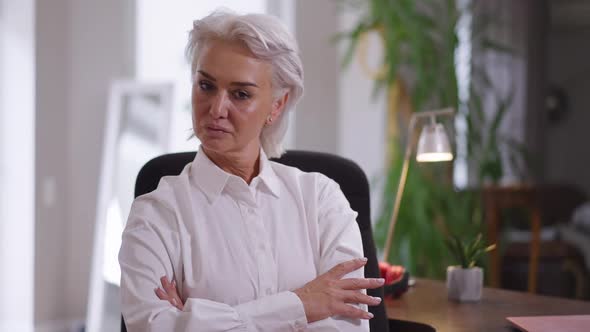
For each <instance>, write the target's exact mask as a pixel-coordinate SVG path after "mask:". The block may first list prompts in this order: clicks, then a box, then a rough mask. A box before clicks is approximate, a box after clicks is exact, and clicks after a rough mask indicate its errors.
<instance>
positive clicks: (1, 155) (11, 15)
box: [0, 0, 35, 331]
mask: <svg viewBox="0 0 590 332" xmlns="http://www.w3.org/2000/svg"><path fill="white" fill-rule="evenodd" d="M34 17H35V3H34V1H33V0H0V73H2V75H0V97H1V98H0V189H1V190H0V268H1V269H2V273H0V295H1V296H0V331H32V327H33V272H34V266H33V264H34V263H33V255H34V195H35V188H34V179H35V174H34V172H35V169H34V166H35V165H34V160H35V156H34V137H35V132H34V130H35V117H34V104H35V86H34V80H35V73H34V68H35V66H34V52H35V43H34V29H35V22H34Z"/></svg>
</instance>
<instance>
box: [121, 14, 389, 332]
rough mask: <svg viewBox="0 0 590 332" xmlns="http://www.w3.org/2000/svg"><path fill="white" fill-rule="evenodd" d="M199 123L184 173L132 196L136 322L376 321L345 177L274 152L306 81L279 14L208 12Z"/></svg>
mask: <svg viewBox="0 0 590 332" xmlns="http://www.w3.org/2000/svg"><path fill="white" fill-rule="evenodd" d="M187 57H188V58H189V60H190V61H191V70H192V80H193V88H192V108H193V130H194V133H195V135H196V136H197V137H198V138H199V139H200V141H201V147H200V149H199V152H198V153H197V155H196V157H195V160H194V161H193V162H192V163H190V164H188V165H187V166H186V167H185V168H184V170H183V171H182V173H181V174H180V175H179V176H174V177H165V178H163V179H162V180H161V181H160V183H159V185H158V188H157V189H156V190H155V191H153V192H151V193H149V194H146V195H143V196H141V197H139V198H137V199H136V200H135V202H134V203H133V206H132V209H131V213H130V216H129V220H128V222H127V226H126V228H125V231H124V233H123V243H122V246H121V251H120V253H119V262H120V265H121V292H122V306H123V316H124V317H125V322H126V324H127V327H128V330H129V331H170V330H182V331H184V330H187V331H188V330H195V331H304V330H309V331H320V330H321V331H368V330H369V327H368V321H367V320H368V319H370V318H371V317H372V315H371V314H370V313H368V312H367V311H366V310H367V305H377V304H379V302H380V299H379V298H373V297H370V296H367V295H366V294H365V293H366V292H365V289H369V288H376V287H379V286H381V285H382V284H383V280H382V279H365V278H364V276H363V266H364V264H365V262H366V259H364V258H363V252H362V243H361V237H360V232H359V229H358V226H357V223H356V221H355V218H356V212H354V211H353V210H352V209H351V208H350V205H349V203H348V202H347V201H346V198H345V197H344V195H343V194H342V191H341V190H340V188H339V187H338V185H337V184H336V183H335V182H334V181H332V180H330V179H328V178H327V177H325V176H323V175H321V174H318V173H304V172H301V171H300V170H298V169H296V168H293V167H288V166H285V165H281V164H278V163H275V162H271V161H269V159H268V158H269V157H278V156H280V155H281V153H282V152H283V149H282V146H281V141H282V139H283V137H284V135H285V132H286V130H287V124H288V116H287V114H286V113H287V112H288V111H289V110H290V109H292V108H293V106H294V105H295V104H296V102H297V100H298V99H299V97H300V96H301V95H302V92H303V69H302V65H301V61H300V59H299V56H298V54H297V45H296V43H295V41H294V39H293V38H292V37H291V36H290V34H289V33H288V32H287V30H286V29H285V28H284V26H283V25H281V23H280V22H279V21H278V20H277V19H275V18H273V17H271V16H266V15H241V16H240V15H235V14H231V13H226V12H216V13H213V14H211V15H209V16H207V17H205V18H204V19H202V20H198V21H195V23H194V28H193V30H192V31H191V32H190V36H189V43H188V46H187Z"/></svg>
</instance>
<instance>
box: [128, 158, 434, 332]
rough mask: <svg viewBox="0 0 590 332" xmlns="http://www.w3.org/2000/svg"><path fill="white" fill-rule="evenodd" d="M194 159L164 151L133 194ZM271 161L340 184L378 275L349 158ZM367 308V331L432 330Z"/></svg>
mask: <svg viewBox="0 0 590 332" xmlns="http://www.w3.org/2000/svg"><path fill="white" fill-rule="evenodd" d="M194 158H195V152H183V153H172V154H167V155H163V156H159V157H156V158H154V159H152V160H150V161H149V162H147V163H146V164H145V165H144V166H143V168H142V169H141V170H140V171H139V174H138V176H137V181H136V183H135V197H138V196H140V195H143V194H146V193H149V192H151V191H153V190H154V189H156V187H157V186H158V182H159V181H160V178H162V177H163V176H167V175H178V174H180V172H181V171H182V169H183V168H184V166H186V164H188V163H189V162H191V161H193V159H194ZM274 161H277V162H279V163H281V164H285V165H289V166H293V167H297V168H299V169H300V170H302V171H305V172H319V173H322V174H324V175H326V176H328V177H330V178H331V179H333V180H334V181H336V182H337V183H338V184H339V185H340V188H341V189H342V192H343V193H344V196H346V198H347V199H348V201H349V202H350V205H351V207H352V209H353V210H355V211H357V212H358V217H357V222H358V224H359V228H360V231H361V237H362V241H363V250H364V254H365V256H366V257H367V258H368V259H369V261H368V262H367V265H366V266H365V276H366V277H368V278H379V266H378V263H377V255H376V252H375V244H374V242H373V234H372V229H371V204H370V195H369V184H368V182H367V177H366V176H365V173H364V172H363V170H362V169H361V168H360V167H359V166H358V165H357V164H356V163H354V162H353V161H351V160H348V159H345V158H342V157H338V156H335V155H331V154H327V153H319V152H307V151H288V152H287V153H286V154H284V155H283V156H282V157H281V158H279V159H275V160H274ZM368 294H369V295H371V296H378V297H381V298H383V288H378V289H371V290H368ZM369 311H370V312H371V313H373V315H374V318H373V319H371V320H370V321H369V324H370V327H371V331H379V332H387V331H390V330H391V331H416V332H431V331H435V330H434V329H433V328H432V327H430V326H428V325H424V324H419V323H413V322H406V321H400V320H389V321H388V319H387V314H386V313H385V305H384V303H383V302H381V304H379V305H378V306H371V307H369ZM390 327H391V329H390ZM121 331H123V332H126V328H125V322H124V321H123V320H121Z"/></svg>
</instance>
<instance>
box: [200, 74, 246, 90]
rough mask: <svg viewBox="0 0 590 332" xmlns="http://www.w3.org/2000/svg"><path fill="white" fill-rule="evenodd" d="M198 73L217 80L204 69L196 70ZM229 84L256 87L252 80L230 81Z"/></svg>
mask: <svg viewBox="0 0 590 332" xmlns="http://www.w3.org/2000/svg"><path fill="white" fill-rule="evenodd" d="M197 72H198V73H199V74H201V75H203V76H204V77H205V78H206V79H208V80H211V81H213V82H215V81H217V80H216V79H215V77H213V76H211V75H210V74H208V73H207V72H206V71H204V70H198V71H197ZM230 85H237V86H242V87H243V86H252V87H255V88H258V85H256V83H252V82H231V83H230Z"/></svg>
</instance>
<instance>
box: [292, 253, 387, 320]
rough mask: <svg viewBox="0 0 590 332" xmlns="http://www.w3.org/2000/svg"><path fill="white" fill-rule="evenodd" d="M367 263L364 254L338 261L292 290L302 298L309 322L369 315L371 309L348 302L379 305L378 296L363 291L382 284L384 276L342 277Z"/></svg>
mask: <svg viewBox="0 0 590 332" xmlns="http://www.w3.org/2000/svg"><path fill="white" fill-rule="evenodd" d="M365 264H367V259H366V258H359V259H353V260H350V261H347V262H344V263H340V264H338V265H336V266H335V267H333V268H332V269H331V270H330V271H328V272H326V273H324V274H322V275H321V276H319V277H317V278H315V279H314V280H312V281H310V282H308V283H307V284H306V285H305V286H303V287H301V288H299V289H296V290H295V291H293V292H294V293H295V294H297V296H299V298H300V299H301V302H303V307H304V308H305V315H306V316H307V321H308V322H309V323H312V322H315V321H318V320H322V319H325V318H328V317H332V316H335V315H340V316H345V317H349V318H361V319H371V318H373V315H372V314H371V313H370V312H367V311H364V310H361V309H359V308H357V307H354V306H352V305H349V304H348V303H350V304H367V305H378V304H379V303H381V298H378V297H372V296H368V295H365V294H363V293H361V292H360V290H363V289H372V288H377V287H381V286H382V285H383V282H384V280H383V279H366V278H356V279H342V277H344V276H345V275H346V274H348V273H350V272H352V271H355V270H358V269H360V268H361V267H363V266H364V265H365Z"/></svg>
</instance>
